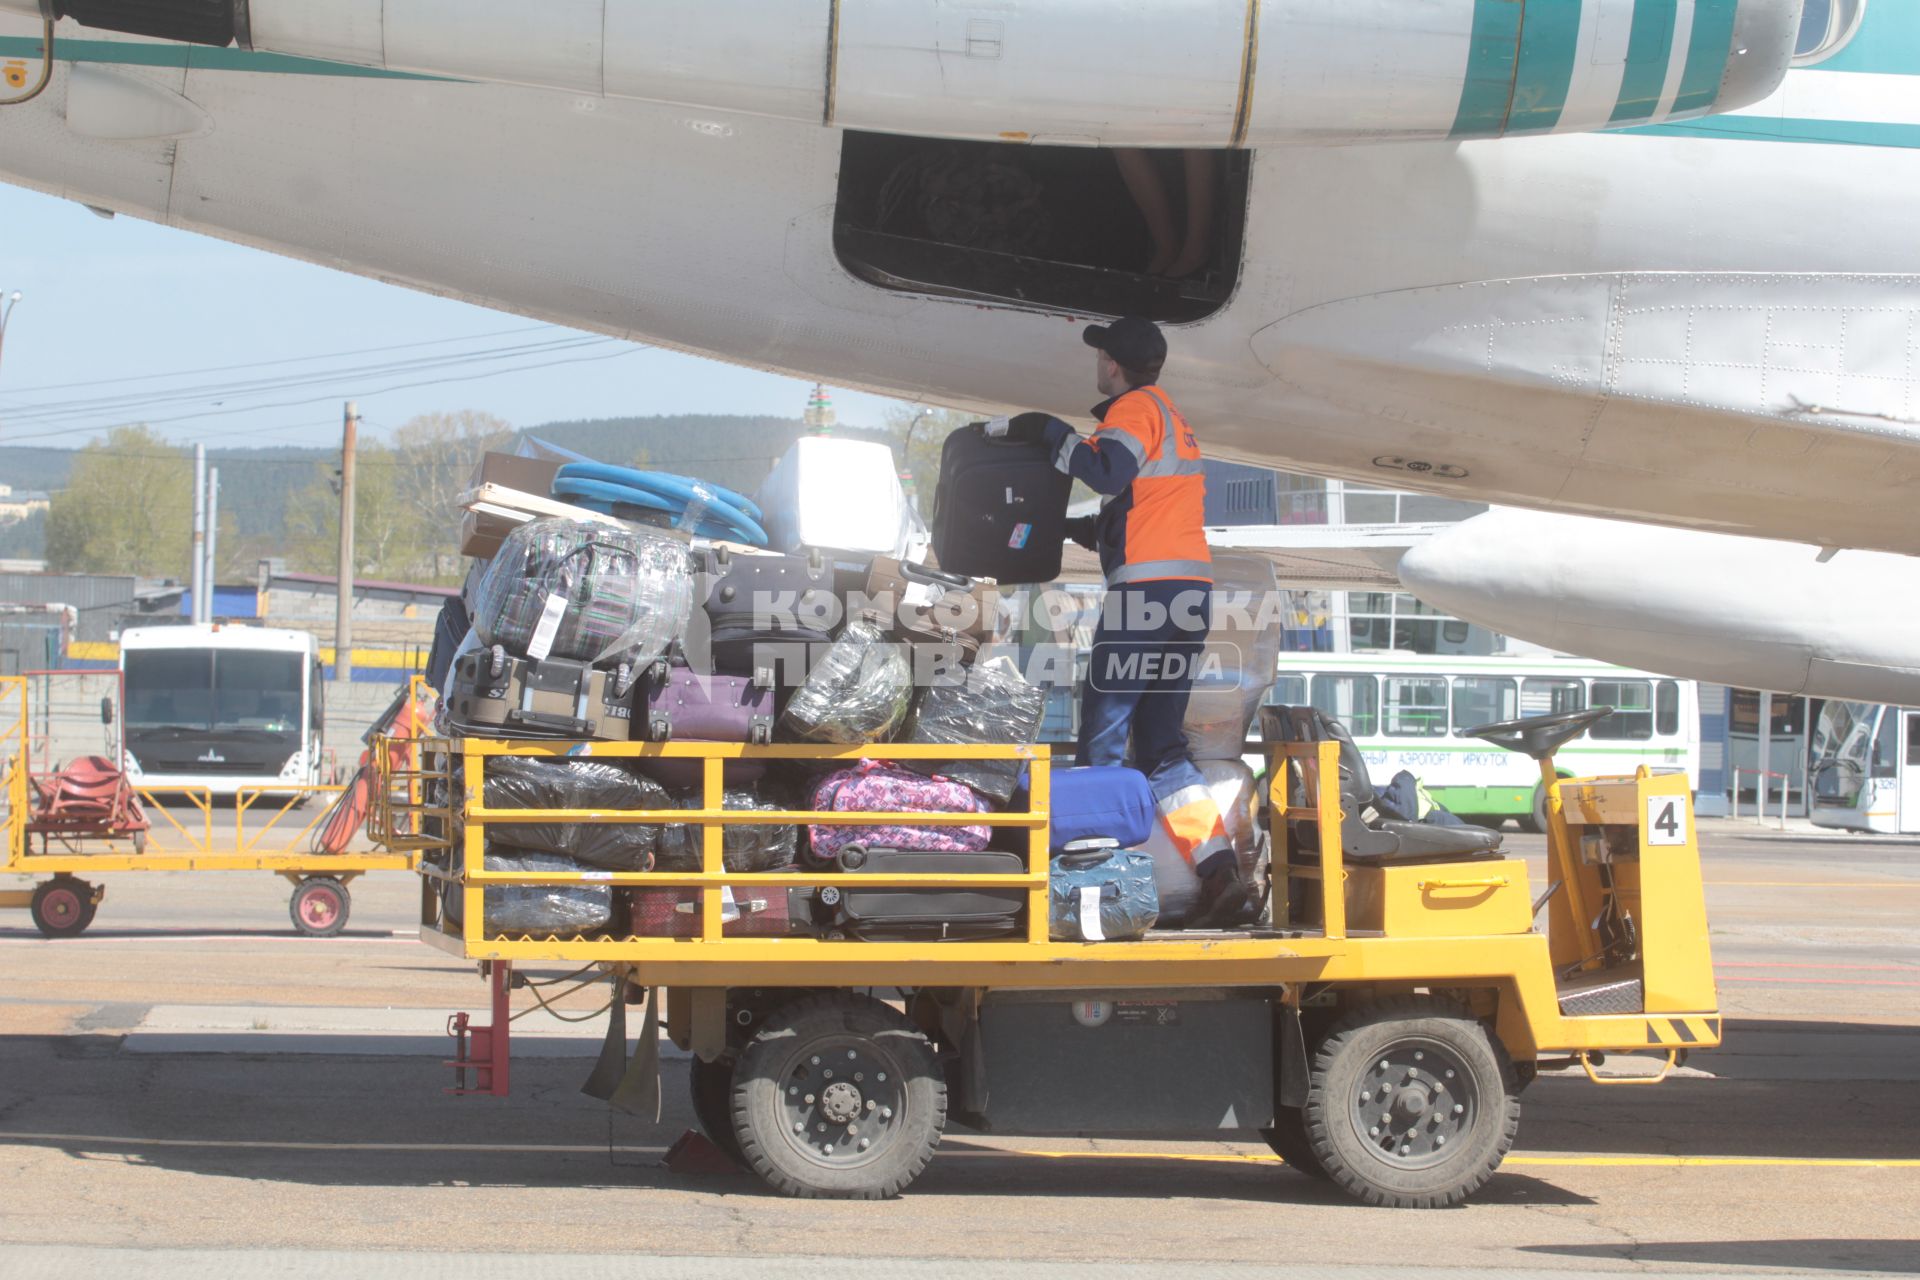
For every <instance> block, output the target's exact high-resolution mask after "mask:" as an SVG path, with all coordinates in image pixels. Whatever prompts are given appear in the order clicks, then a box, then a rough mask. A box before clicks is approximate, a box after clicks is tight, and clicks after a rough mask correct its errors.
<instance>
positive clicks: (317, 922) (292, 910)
mask: <svg viewBox="0 0 1920 1280" xmlns="http://www.w3.org/2000/svg"><path fill="white" fill-rule="evenodd" d="M352 911H353V897H352V895H350V894H349V893H348V892H347V886H346V885H344V884H342V883H341V882H340V881H338V880H336V879H334V878H333V877H332V876H308V877H307V878H306V879H304V880H302V881H301V882H300V883H299V884H297V885H295V886H294V889H293V898H292V900H291V901H289V902H288V903H287V914H288V915H289V916H291V917H292V918H293V927H294V928H295V929H297V930H299V931H300V932H301V933H303V934H305V935H306V936H307V937H309V938H331V937H333V936H334V935H335V934H336V933H339V932H340V931H341V930H342V929H344V928H346V927H347V916H348V915H349V914H350V913H351V912H352Z"/></svg>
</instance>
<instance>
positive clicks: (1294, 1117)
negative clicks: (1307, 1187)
mask: <svg viewBox="0 0 1920 1280" xmlns="http://www.w3.org/2000/svg"><path fill="white" fill-rule="evenodd" d="M1260 1136H1261V1137H1263V1138H1265V1139H1266V1140H1267V1145H1268V1146H1269V1147H1272V1148H1273V1154H1275V1155H1277V1156H1279V1157H1280V1158H1281V1159H1282V1160H1284V1161H1286V1162H1287V1168H1289V1169H1292V1170H1293V1171H1294V1172H1296V1173H1304V1174H1306V1175H1307V1176H1308V1177H1309V1178H1318V1179H1320V1180H1321V1181H1322V1182H1325V1181H1326V1180H1327V1169H1326V1166H1325V1165H1323V1164H1321V1163H1320V1157H1319V1155H1317V1154H1316V1153H1315V1152H1314V1149H1313V1141H1312V1139H1310V1138H1308V1137H1307V1113H1306V1112H1305V1111H1302V1110H1301V1109H1300V1108H1299V1107H1275V1108H1274V1109H1273V1128H1271V1129H1262V1130H1261V1131H1260Z"/></svg>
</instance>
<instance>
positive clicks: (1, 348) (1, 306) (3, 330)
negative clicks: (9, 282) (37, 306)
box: [0, 289, 21, 354]
mask: <svg viewBox="0 0 1920 1280" xmlns="http://www.w3.org/2000/svg"><path fill="white" fill-rule="evenodd" d="M20 298H21V293H20V291H19V290H18V289H15V290H14V291H13V292H12V293H10V294H8V295H7V297H6V299H5V301H0V354H5V352H6V344H7V319H8V318H9V317H10V316H12V315H13V309H14V308H15V307H17V306H19V305H20Z"/></svg>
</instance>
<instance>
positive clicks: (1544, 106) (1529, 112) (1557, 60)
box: [1507, 0, 1583, 133]
mask: <svg viewBox="0 0 1920 1280" xmlns="http://www.w3.org/2000/svg"><path fill="white" fill-rule="evenodd" d="M1582 7H1583V4H1582V0H1528V4H1527V8H1526V16H1525V17H1524V18H1523V19H1522V20H1521V24H1520V59H1519V62H1518V64H1517V66H1516V67H1515V70H1514V74H1513V105H1512V109H1511V110H1510V111H1509V112H1508V113H1507V132H1508V133H1522V132H1531V131H1545V130H1548V129H1551V128H1553V126H1555V125H1557V124H1559V123H1560V113H1561V112H1562V111H1564V110H1565V109H1566V106H1567V88H1568V86H1569V85H1571V84H1572V83H1573V54H1574V50H1575V49H1576V48H1578V47H1579V44H1580V10H1581V9H1582Z"/></svg>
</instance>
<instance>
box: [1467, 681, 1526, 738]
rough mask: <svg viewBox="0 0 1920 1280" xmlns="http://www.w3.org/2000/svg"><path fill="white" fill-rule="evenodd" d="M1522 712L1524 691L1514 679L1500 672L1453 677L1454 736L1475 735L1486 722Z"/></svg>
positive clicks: (1503, 718)
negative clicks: (1522, 692) (1521, 702)
mask: <svg viewBox="0 0 1920 1280" xmlns="http://www.w3.org/2000/svg"><path fill="white" fill-rule="evenodd" d="M1519 714H1520V691H1519V689H1518V688H1517V687H1516V686H1515V685H1514V683H1513V681H1511V680H1507V679H1503V678H1500V677H1496V676H1455V677H1454V678H1453V736H1454V737H1456V738H1466V737H1471V736H1472V734H1473V731H1474V730H1475V729H1478V728H1479V727H1480V726H1481V725H1483V724H1492V723H1494V721H1496V720H1512V719H1514V718H1515V717H1516V716H1518V715H1519Z"/></svg>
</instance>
